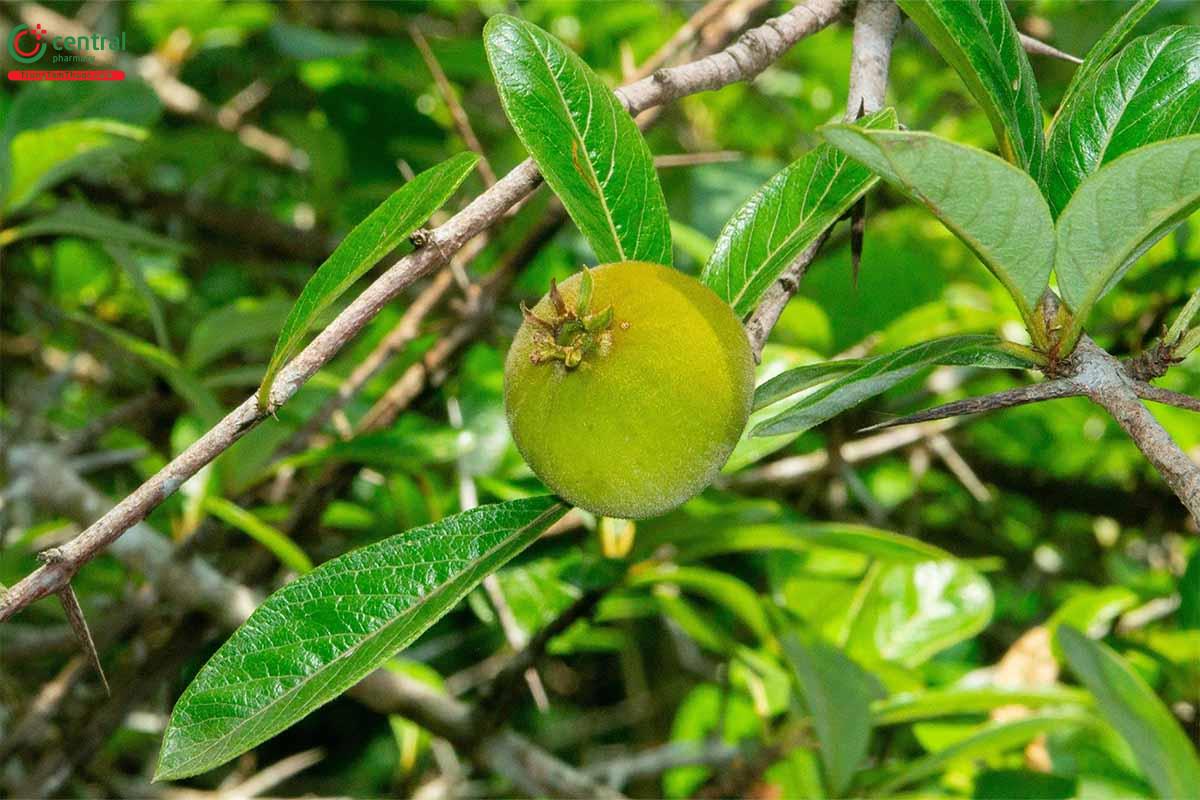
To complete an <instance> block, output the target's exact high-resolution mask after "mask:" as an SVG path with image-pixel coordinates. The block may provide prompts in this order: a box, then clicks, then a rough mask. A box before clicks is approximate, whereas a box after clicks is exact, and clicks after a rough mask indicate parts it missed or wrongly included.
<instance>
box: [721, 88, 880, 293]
mask: <svg viewBox="0 0 1200 800" xmlns="http://www.w3.org/2000/svg"><path fill="white" fill-rule="evenodd" d="M856 124H857V125H859V126H861V127H863V128H884V129H892V128H895V127H896V112H895V111H894V110H892V109H890V108H888V109H884V110H882V111H879V112H876V113H875V114H872V115H871V116H869V117H866V118H864V119H863V120H861V121H860V122H858V123H856ZM876 181H878V178H877V177H875V176H874V175H873V174H872V173H871V172H870V171H869V170H868V169H866V168H865V167H863V166H862V165H860V164H858V163H857V162H855V161H851V160H849V159H847V158H846V156H845V154H844V153H842V152H841V151H840V150H838V149H837V148H835V147H833V146H831V145H828V144H822V145H820V146H818V147H816V148H815V149H813V150H810V151H809V152H808V153H807V154H805V155H804V156H803V157H802V158H800V159H799V160H797V161H794V162H792V163H791V164H790V165H789V166H787V167H786V168H784V169H783V170H782V171H781V172H779V173H777V174H776V175H775V176H774V177H773V178H771V180H769V181H767V183H766V184H765V185H764V186H763V187H762V188H761V189H759V190H758V191H757V192H755V193H754V194H753V195H752V196H751V197H750V199H749V200H747V201H746V204H745V205H743V206H742V207H741V208H740V209H738V211H737V213H735V214H734V215H733V217H732V218H730V220H729V222H728V223H727V224H726V225H725V228H724V229H723V230H722V231H721V235H720V236H719V237H717V243H716V247H715V248H714V249H713V252H712V256H711V257H710V258H709V260H708V263H706V264H705V265H704V271H703V272H702V273H701V275H700V280H701V281H703V282H704V284H705V285H706V286H708V287H709V288H710V289H712V290H713V291H714V292H716V293H717V294H718V295H720V296H721V297H722V298H724V299H725V300H726V301H727V302H728V303H729V305H731V306H733V310H734V311H735V312H736V313H737V314H738V315H739V316H745V315H746V314H749V313H750V312H751V311H753V310H754V307H755V305H757V304H758V301H759V300H760V299H761V298H762V296H763V293H764V292H766V290H767V289H769V288H770V287H771V284H773V283H774V282H775V281H776V280H777V279H778V278H779V276H780V275H782V274H783V272H784V270H786V269H787V268H788V266H789V265H790V264H791V263H792V262H793V261H794V260H795V259H796V257H797V256H798V255H800V253H801V252H803V251H804V249H805V248H806V247H808V246H809V245H811V244H812V243H813V242H815V241H816V240H817V239H818V238H819V237H820V236H821V234H822V233H824V232H825V231H826V230H828V229H829V227H830V226H831V225H833V224H834V223H835V222H837V221H838V219H839V218H840V217H841V216H842V215H843V214H844V213H846V211H847V210H848V209H849V208H850V206H852V205H854V203H855V202H856V201H857V200H858V199H859V198H860V197H862V196H863V195H864V194H865V193H866V192H867V190H869V189H870V188H871V187H872V186H874V185H875V183H876Z"/></svg>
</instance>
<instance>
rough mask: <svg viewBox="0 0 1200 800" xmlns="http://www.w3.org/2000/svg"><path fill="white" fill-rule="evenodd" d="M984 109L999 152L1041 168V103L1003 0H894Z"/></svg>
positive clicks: (1028, 167)
mask: <svg viewBox="0 0 1200 800" xmlns="http://www.w3.org/2000/svg"><path fill="white" fill-rule="evenodd" d="M898 2H899V4H900V8H901V9H903V10H904V13H905V14H907V15H908V16H909V17H910V18H911V19H912V21H913V22H915V23H916V25H917V27H919V28H920V29H921V32H922V33H924V34H925V35H926V36H927V37H928V38H929V41H930V42H932V43H933V46H934V47H936V48H937V49H938V52H940V53H941V54H942V57H943V58H945V59H946V61H948V62H950V66H952V67H954V69H955V70H956V71H957V72H958V74H959V77H961V78H962V80H963V83H965V84H966V85H967V89H968V90H969V91H970V92H971V94H972V95H973V96H974V97H975V100H976V101H977V102H978V103H979V105H980V107H982V108H983V111H984V113H985V114H987V117H988V120H989V121H990V122H991V123H992V130H994V131H995V132H996V141H998V142H999V144H1000V152H1001V153H1003V154H1004V157H1005V158H1006V159H1007V160H1008V161H1010V162H1012V163H1013V164H1016V165H1017V166H1019V167H1021V168H1022V169H1023V170H1025V171H1026V172H1028V173H1029V174H1030V175H1032V176H1034V178H1038V177H1040V176H1041V173H1042V157H1043V150H1044V148H1045V143H1044V141H1043V140H1042V106H1041V101H1040V99H1039V98H1038V88H1037V81H1036V80H1035V79H1034V77H1033V69H1032V68H1031V67H1030V66H1029V58H1028V57H1026V55H1025V49H1024V48H1023V47H1022V46H1021V40H1020V38H1019V37H1018V33H1017V27H1016V25H1014V24H1013V20H1012V16H1010V15H1009V13H1008V8H1007V7H1006V6H1005V4H1004V2H1003V0H898Z"/></svg>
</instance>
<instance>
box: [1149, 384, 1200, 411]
mask: <svg viewBox="0 0 1200 800" xmlns="http://www.w3.org/2000/svg"><path fill="white" fill-rule="evenodd" d="M1133 390H1134V391H1135V392H1137V396H1138V397H1140V398H1142V399H1143V400H1150V401H1151V402H1154V403H1162V404H1163V405H1167V406H1174V407H1175V408H1182V409H1184V410H1185V411H1200V398H1196V397H1192V396H1191V395H1189V394H1181V393H1179V392H1173V391H1171V390H1170V389H1160V388H1159V387H1157V386H1151V385H1150V384H1148V383H1146V382H1144V381H1134V383H1133Z"/></svg>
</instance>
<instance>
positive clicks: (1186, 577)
mask: <svg viewBox="0 0 1200 800" xmlns="http://www.w3.org/2000/svg"><path fill="white" fill-rule="evenodd" d="M1179 598H1180V600H1179V627H1180V628H1183V629H1184V630H1194V631H1200V548H1197V549H1196V550H1195V552H1193V553H1192V557H1191V558H1189V559H1188V563H1187V569H1185V570H1184V571H1183V575H1182V576H1181V577H1180V578H1179Z"/></svg>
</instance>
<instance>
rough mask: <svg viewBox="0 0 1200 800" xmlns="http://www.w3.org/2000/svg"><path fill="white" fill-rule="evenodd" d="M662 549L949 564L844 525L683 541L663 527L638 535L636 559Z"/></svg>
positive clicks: (712, 530) (875, 531) (729, 532)
mask: <svg viewBox="0 0 1200 800" xmlns="http://www.w3.org/2000/svg"><path fill="white" fill-rule="evenodd" d="M666 544H670V545H671V546H672V547H673V548H674V549H675V550H676V551H677V552H676V555H675V557H676V559H677V560H679V561H694V560H699V559H703V558H712V557H713V556H718V555H723V554H726V553H746V552H755V551H759V550H793V551H798V552H805V551H809V550H812V549H814V548H822V547H828V548H833V549H837V550H849V551H851V552H855V553H861V554H863V555H867V556H871V557H872V558H878V559H880V560H882V561H887V562H895V563H918V562H922V561H930V560H941V559H949V558H951V556H950V554H949V553H947V552H946V551H945V550H942V549H941V548H939V547H935V546H934V545H931V544H928V543H927V542H922V541H921V540H920V539H916V538H913V537H911V536H904V535H902V534H899V533H892V532H891V531H885V530H882V529H879V528H871V527H868V526H866V525H854V524H852V523H848V522H790V523H788V522H769V523H759V524H748V523H744V522H739V523H735V524H730V525H728V526H711V527H705V528H704V529H702V530H689V531H688V532H687V535H683V534H682V532H681V531H680V530H679V529H678V528H674V527H664V528H661V529H658V530H653V531H647V532H645V533H639V535H638V541H637V547H638V552H639V553H643V552H645V553H646V554H647V555H648V554H649V552H652V551H653V550H654V549H655V548H657V547H659V546H661V545H666Z"/></svg>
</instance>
